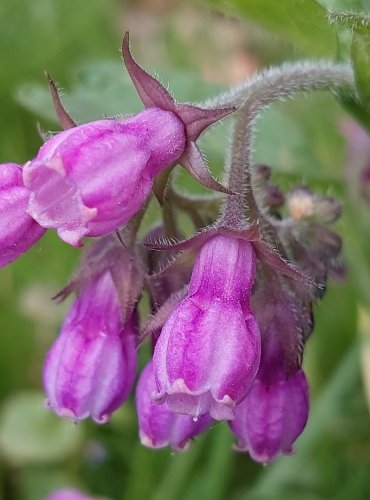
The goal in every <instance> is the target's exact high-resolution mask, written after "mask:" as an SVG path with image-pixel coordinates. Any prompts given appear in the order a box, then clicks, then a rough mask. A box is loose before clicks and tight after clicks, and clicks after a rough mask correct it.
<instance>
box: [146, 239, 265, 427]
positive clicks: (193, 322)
mask: <svg viewBox="0 0 370 500" xmlns="http://www.w3.org/2000/svg"><path fill="white" fill-rule="evenodd" d="M254 277H255V255H254V251H253V248H252V245H251V243H250V242H248V241H245V240H241V239H236V238H233V237H227V236H220V235H218V236H214V237H212V238H210V239H209V240H208V241H206V243H205V244H204V245H203V247H202V248H201V250H200V252H199V255H198V257H197V260H196V263H195V267H194V270H193V274H192V277H191V281H190V285H189V293H188V296H187V297H186V298H185V299H184V300H183V301H182V302H180V304H179V305H178V306H177V307H176V308H175V309H174V311H173V312H172V313H171V315H170V316H169V318H168V320H167V321H166V323H165V325H164V327H163V330H162V333H161V335H160V337H159V340H158V342H157V344H156V347H155V351H154V357H153V363H154V371H155V378H156V383H157V387H158V391H157V393H155V394H154V396H153V397H154V399H155V400H156V401H157V402H159V403H162V402H164V401H166V402H167V405H168V407H169V408H170V409H171V410H172V411H174V412H176V413H183V414H188V415H192V416H194V417H198V416H199V415H203V414H205V413H210V415H211V416H212V417H213V418H215V419H216V420H224V419H226V420H228V419H232V418H233V416H234V408H235V406H236V405H237V404H238V403H239V402H240V401H241V400H242V399H243V398H244V397H245V396H246V394H247V392H248V390H249V388H250V385H251V383H252V381H253V379H254V377H255V375H256V373H257V370H258V366H259V361H260V335H259V330H258V326H257V323H256V321H255V318H254V316H253V314H252V312H251V310H250V306H249V299H250V293H251V288H252V285H253V281H254Z"/></svg>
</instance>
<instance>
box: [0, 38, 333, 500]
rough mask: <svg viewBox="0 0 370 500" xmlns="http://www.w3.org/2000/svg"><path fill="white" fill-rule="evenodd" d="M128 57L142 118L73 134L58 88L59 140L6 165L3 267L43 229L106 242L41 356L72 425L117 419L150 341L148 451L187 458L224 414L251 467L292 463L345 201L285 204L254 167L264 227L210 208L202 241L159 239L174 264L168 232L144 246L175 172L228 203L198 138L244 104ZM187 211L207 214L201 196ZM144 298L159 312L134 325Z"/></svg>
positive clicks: (144, 386) (143, 380)
mask: <svg viewBox="0 0 370 500" xmlns="http://www.w3.org/2000/svg"><path fill="white" fill-rule="evenodd" d="M123 57H124V61H125V64H126V68H127V70H128V72H129V74H130V76H131V78H132V80H133V83H134V85H135V86H136V88H137V90H138V93H139V95H140V97H141V99H142V101H143V103H144V105H145V108H146V109H145V110H144V111H142V112H141V113H139V114H137V115H135V116H131V117H125V118H120V119H106V120H99V121H96V122H92V123H88V124H83V125H79V126H77V125H75V123H74V121H73V120H72V118H71V117H69V115H67V113H66V111H65V110H64V108H63V107H62V105H61V102H60V100H59V96H58V94H57V92H56V90H55V85H54V84H53V82H51V90H52V95H53V100H54V103H55V105H56V111H57V114H58V116H59V118H60V121H61V123H62V125H64V128H65V130H64V131H62V132H60V133H58V134H56V135H54V136H53V137H51V138H50V139H49V140H47V141H46V142H45V144H44V145H43V146H42V147H41V148H40V150H39V152H38V154H37V156H36V157H35V158H34V159H33V160H31V161H29V162H27V163H26V164H25V165H24V166H23V167H21V166H19V165H15V164H12V163H9V164H4V165H2V166H1V168H0V207H1V208H2V214H3V217H2V221H1V223H0V264H1V265H2V266H4V265H6V264H8V263H10V262H12V261H13V260H15V259H16V258H18V257H19V256H20V255H21V254H22V253H24V252H25V251H27V250H28V249H29V248H30V247H31V246H32V245H34V244H35V243H36V242H37V241H38V239H39V238H40V237H41V236H42V235H43V234H44V232H45V231H46V230H47V229H55V230H56V231H57V233H58V235H59V237H60V238H61V239H62V240H64V241H65V242H67V243H69V244H71V245H73V246H82V243H81V241H82V238H84V237H100V238H99V239H98V240H97V241H95V242H94V243H92V244H91V245H90V246H89V247H88V249H87V251H86V253H85V256H84V257H83V259H82V261H81V264H80V267H79V269H78V271H77V273H76V275H75V276H74V278H73V279H72V280H71V282H70V283H69V284H68V285H67V287H66V288H65V289H64V290H62V292H60V294H58V297H59V298H62V299H63V298H64V297H65V296H67V295H68V294H69V293H71V292H77V297H76V299H75V301H74V303H73V304H72V307H71V309H70V311H69V313H68V315H67V318H66V320H65V322H64V324H63V326H62V329H61V332H60V335H59V337H58V338H57V340H56V341H55V343H54V344H53V346H52V347H51V349H50V351H49V354H48V355H47V358H46V361H45V367H44V385H45V390H46V394H47V405H48V406H49V407H50V408H51V409H53V410H54V411H55V412H56V413H57V414H58V415H60V416H62V417H67V418H70V419H72V420H74V421H77V420H81V419H85V418H87V417H91V418H92V419H93V420H95V421H96V422H98V423H105V422H107V421H108V420H109V417H110V416H111V414H112V412H114V411H115V410H116V409H117V408H119V407H120V406H121V404H122V403H123V402H124V401H125V400H126V399H127V398H128V396H129V394H130V392H131V390H132V387H133V384H134V379H135V376H136V366H137V346H138V345H139V344H140V342H141V341H142V340H143V338H144V337H146V336H148V335H149V334H151V335H152V346H153V358H152V360H150V361H149V363H148V364H147V365H146V367H145V368H144V370H143V371H142V373H141V375H140V378H139V381H138V384H137V389H136V407H137V412H138V422H139V434H140V439H141V442H142V444H143V445H145V446H148V447H152V448H160V447H164V446H171V447H172V448H173V449H175V450H186V449H187V448H188V446H189V443H190V440H191V439H192V438H193V437H195V436H197V435H199V434H200V433H202V432H204V431H205V430H206V429H207V428H208V427H210V426H211V424H212V421H213V420H226V421H228V422H229V425H230V428H231V430H232V431H233V433H234V434H235V436H236V438H237V445H236V447H237V449H239V450H242V451H248V452H249V454H250V455H251V457H252V458H253V459H255V460H256V461H258V462H269V461H271V460H273V459H274V458H275V457H277V456H278V455H279V454H281V453H283V454H289V453H292V451H293V444H294V442H295V440H296V439H297V437H298V436H299V435H300V434H301V432H302V431H303V429H304V427H305V425H306V422H307V418H308V410H309V401H308V399H309V398H308V386H307V381H306V378H305V374H304V372H303V370H302V351H303V347H304V344H305V342H306V340H307V338H308V337H309V335H310V333H311V331H312V328H313V321H312V303H313V301H314V300H315V299H316V298H319V297H321V296H322V293H323V290H324V285H325V283H326V281H327V278H328V275H329V273H333V272H334V271H338V269H339V267H338V263H337V257H338V254H339V251H340V243H341V242H340V238H339V237H338V236H337V235H336V233H334V232H333V231H332V230H331V229H329V227H328V225H330V224H332V223H333V222H335V220H336V219H337V218H338V216H339V213H340V209H339V206H338V204H337V203H336V202H335V201H334V200H333V199H331V198H328V197H318V196H316V195H314V194H313V193H311V192H310V191H309V190H308V189H306V188H296V189H294V190H293V191H292V192H290V193H288V195H287V196H284V195H283V194H282V193H281V192H280V190H279V189H278V188H277V187H276V186H271V185H270V183H269V175H270V170H269V168H268V167H265V166H259V167H256V168H255V173H256V176H257V177H258V180H259V190H258V192H259V199H258V200H257V201H258V203H257V209H258V213H257V217H256V221H250V223H249V224H246V225H243V224H242V221H234V224H231V223H228V224H226V223H225V220H226V218H224V219H218V220H217V213H216V214H215V215H214V220H213V221H212V222H213V224H212V225H211V226H208V227H206V228H205V229H203V230H202V231H201V232H200V233H198V235H197V236H195V237H193V238H190V239H189V240H185V241H183V242H182V243H178V244H168V245H167V244H166V243H162V244H160V243H159V244H158V245H157V248H162V249H164V250H167V251H172V252H175V251H176V250H181V251H182V253H181V255H180V256H179V257H178V256H177V254H175V255H173V256H172V257H173V258H172V257H170V258H167V257H165V256H164V255H165V254H164V253H163V252H162V253H159V252H157V251H156V250H155V249H154V248H155V247H156V245H155V244H151V243H150V242H149V240H150V241H152V239H153V235H154V234H155V233H156V234H157V235H166V234H167V235H168V231H167V229H168V228H165V227H161V228H159V229H157V230H155V231H152V233H151V235H150V236H151V238H149V236H148V237H147V238H146V239H145V240H144V243H146V248H144V246H143V245H142V244H141V243H140V241H138V240H137V238H136V236H137V230H138V226H139V224H140V220H141V216H142V212H143V211H144V210H145V207H146V204H147V201H148V199H149V197H150V195H151V191H152V190H154V192H155V194H156V195H157V197H158V198H159V199H160V201H162V202H163V196H164V193H165V191H166V184H167V183H166V181H167V179H168V175H169V172H170V170H171V169H172V168H173V167H174V166H175V164H176V163H179V164H180V165H181V166H183V167H184V168H186V169H187V170H188V171H189V172H190V173H191V174H192V175H193V176H194V177H195V178H196V179H197V180H198V181H199V182H201V183H202V184H203V185H205V186H207V187H209V188H211V189H215V190H218V191H221V192H224V193H225V194H227V195H228V196H233V195H234V193H231V192H230V191H229V190H228V189H227V188H224V187H223V186H222V185H220V184H218V183H217V182H216V181H215V180H214V179H213V178H212V177H211V176H210V174H209V172H208V170H207V168H206V166H205V163H204V161H203V158H202V156H201V154H200V152H199V150H198V148H197V146H196V143H195V141H196V139H197V138H198V137H199V135H200V134H201V133H202V132H203V130H204V129H206V128H207V127H208V126H209V125H211V124H212V123H214V122H216V121H217V120H219V119H220V118H222V117H224V116H225V115H227V114H229V113H231V112H232V111H233V110H234V109H233V108H225V109H202V108H197V107H195V106H190V105H188V104H178V103H176V102H175V101H174V100H173V98H172V97H171V96H170V95H169V94H168V92H167V91H166V90H165V89H164V88H163V87H162V86H161V85H160V84H159V83H158V82H157V81H156V80H154V79H153V78H152V77H151V76H150V75H148V74H147V73H146V72H145V71H144V70H142V69H141V68H140V67H139V66H138V65H137V64H136V63H135V61H134V60H133V59H132V57H131V54H130V51H129V47H128V38H127V37H126V38H125V40H124V44H123ZM49 83H50V82H49ZM167 191H168V189H167ZM172 194H173V193H172ZM170 196H171V192H170V193H167V200H166V202H167V203H168V204H169V200H171V197H170ZM176 200H177V201H179V195H177V198H176V197H174V198H172V202H173V203H174V204H175V202H176ZM185 201H186V202H187V203H188V205H189V206H188V208H189V207H190V208H189V210H190V212H191V213H193V215H194V214H196V215H197V216H198V219H197V220H199V218H200V217H201V213H200V214H199V213H198V212H197V210H198V208H197V206H196V203H195V201H194V200H185ZM182 202H183V203H182V207H183V206H184V199H183V200H182ZM284 205H286V208H287V210H286V212H287V215H285V217H283V216H282V213H280V212H281V211H280V209H281V207H282V206H284ZM179 206H180V205H179ZM199 206H200V207H201V206H202V204H201V201H200V202H199ZM167 208H168V207H167ZM170 208H171V207H170ZM172 208H173V207H172ZM177 208H178V207H177ZM216 212H217V210H216ZM194 220H195V219H194ZM257 220H258V222H259V223H257ZM271 239H273V240H274V246H275V248H272V246H271V245H270V243H271ZM160 268H161V270H159V269H160ZM317 284H319V285H320V287H317ZM143 290H145V291H146V292H147V293H148V294H149V297H150V300H151V305H152V316H151V318H150V319H149V320H148V321H147V323H146V324H144V326H142V327H141V328H140V326H139V325H140V318H139V313H138V308H137V305H138V302H139V299H140V297H141V295H142V292H143ZM53 498H54V497H53ZM58 498H59V496H58ZM63 498H64V497H63ZM76 498H77V496H76ZM81 498H82V497H81Z"/></svg>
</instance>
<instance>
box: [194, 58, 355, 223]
mask: <svg viewBox="0 0 370 500" xmlns="http://www.w3.org/2000/svg"><path fill="white" fill-rule="evenodd" d="M353 87H354V78H353V72H352V70H351V67H350V66H349V65H346V64H333V63H330V62H310V61H307V62H300V63H292V64H285V65H283V66H280V67H278V68H272V69H269V70H267V71H263V72H262V73H260V74H258V75H256V76H255V77H253V78H252V79H250V80H249V81H247V82H246V83H244V84H242V85H239V86H237V87H235V88H233V89H231V90H230V91H229V92H226V93H224V94H222V95H221V96H219V97H216V98H215V99H212V100H210V101H206V102H205V103H203V106H205V107H213V106H217V107H220V106H232V105H239V106H240V107H239V110H238V112H237V118H236V122H235V125H234V131H233V135H232V141H231V151H230V157H229V158H230V159H229V162H228V163H229V165H228V169H229V188H230V190H231V191H233V192H236V193H237V194H236V195H233V196H229V197H228V198H227V201H226V203H225V207H224V218H225V219H226V220H227V222H230V223H235V222H236V221H237V220H239V221H240V220H243V218H245V217H248V218H250V219H252V220H255V219H256V218H258V207H257V205H256V201H255V199H254V196H253V191H252V182H251V181H252V179H251V175H252V173H251V152H252V149H253V136H254V125H255V123H256V120H257V118H258V117H259V115H260V113H261V112H262V111H264V110H265V109H266V108H267V107H269V106H270V105H271V104H273V103H274V102H275V101H282V100H285V99H287V98H289V97H291V96H293V95H294V94H296V93H298V92H309V91H313V90H331V91H332V92H334V93H335V92H337V91H339V90H343V89H351V90H352V92H354V91H353Z"/></svg>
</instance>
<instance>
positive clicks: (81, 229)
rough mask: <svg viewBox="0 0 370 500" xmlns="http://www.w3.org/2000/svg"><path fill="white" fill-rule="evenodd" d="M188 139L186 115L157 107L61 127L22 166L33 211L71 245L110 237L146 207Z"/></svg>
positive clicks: (31, 213)
mask: <svg viewBox="0 0 370 500" xmlns="http://www.w3.org/2000/svg"><path fill="white" fill-rule="evenodd" d="M185 140H186V138H185V132H184V125H183V123H182V122H181V120H180V119H179V118H178V117H177V116H176V115H175V114H174V113H172V112H170V111H164V110H162V109H159V108H150V109H147V110H145V111H143V112H141V113H139V114H138V115H135V116H132V117H129V118H127V119H125V120H122V121H116V120H100V121H95V122H91V123H88V124H84V125H80V126H78V127H74V128H70V129H68V130H66V131H64V132H61V133H59V134H57V135H56V136H54V137H53V138H51V139H50V140H49V141H47V142H46V143H45V144H44V145H43V146H42V147H41V149H40V151H39V153H38V155H37V156H36V158H35V159H34V160H33V161H30V162H28V163H27V164H26V165H25V166H24V170H23V178H24V183H25V185H26V186H27V187H28V188H29V189H30V191H31V196H30V201H29V205H28V213H29V214H30V215H31V216H32V217H33V218H34V219H35V220H36V221H37V222H38V223H39V224H40V225H42V226H43V227H46V228H54V229H56V230H57V232H58V235H59V236H60V238H62V239H63V240H64V241H66V242H67V243H70V244H71V245H75V246H79V245H80V244H81V243H80V240H81V238H82V237H84V236H103V235H106V234H108V233H110V232H112V231H114V230H115V229H117V228H119V227H120V226H122V225H123V224H125V223H126V222H127V221H128V220H129V219H130V218H131V217H132V216H133V215H134V214H135V213H136V212H137V211H138V210H139V209H140V207H141V206H142V204H143V203H144V201H145V199H146V198H147V197H148V195H149V193H150V190H151V188H152V184H153V178H154V176H155V175H156V174H157V173H158V172H160V171H161V170H162V169H164V168H166V167H168V166H170V165H172V164H173V163H175V162H176V160H177V159H178V158H179V157H180V156H181V155H182V153H183V151H184V147H185Z"/></svg>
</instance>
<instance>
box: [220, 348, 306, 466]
mask: <svg viewBox="0 0 370 500" xmlns="http://www.w3.org/2000/svg"><path fill="white" fill-rule="evenodd" d="M274 342H275V341H273V342H270V345H269V346H268V350H267V349H263V351H262V358H261V366H260V369H259V371H258V374H257V377H256V379H255V381H254V382H253V385H252V388H251V390H250V392H249V393H248V395H247V397H246V398H245V399H244V400H243V401H242V402H241V403H240V404H239V405H238V406H237V408H236V410H235V418H234V420H233V421H231V422H230V423H229V425H230V427H231V429H232V430H233V432H234V433H235V434H236V436H237V437H238V444H237V446H236V448H237V449H238V450H240V451H248V452H249V454H250V455H251V457H252V458H253V459H254V460H256V461H257V462H262V463H267V462H271V461H272V460H274V459H275V458H276V457H277V456H278V455H280V454H281V453H283V454H290V453H293V443H294V442H295V440H296V439H297V437H298V436H299V435H300V434H301V433H302V431H303V429H304V428H305V425H306V423H307V418H308V410H309V396H308V385H307V380H306V377H305V374H304V373H303V371H302V370H301V369H299V368H298V369H297V370H295V371H293V373H290V372H289V371H287V370H286V369H285V367H284V364H283V359H284V356H283V353H282V350H281V348H280V347H279V346H278V344H276V343H274Z"/></svg>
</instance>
